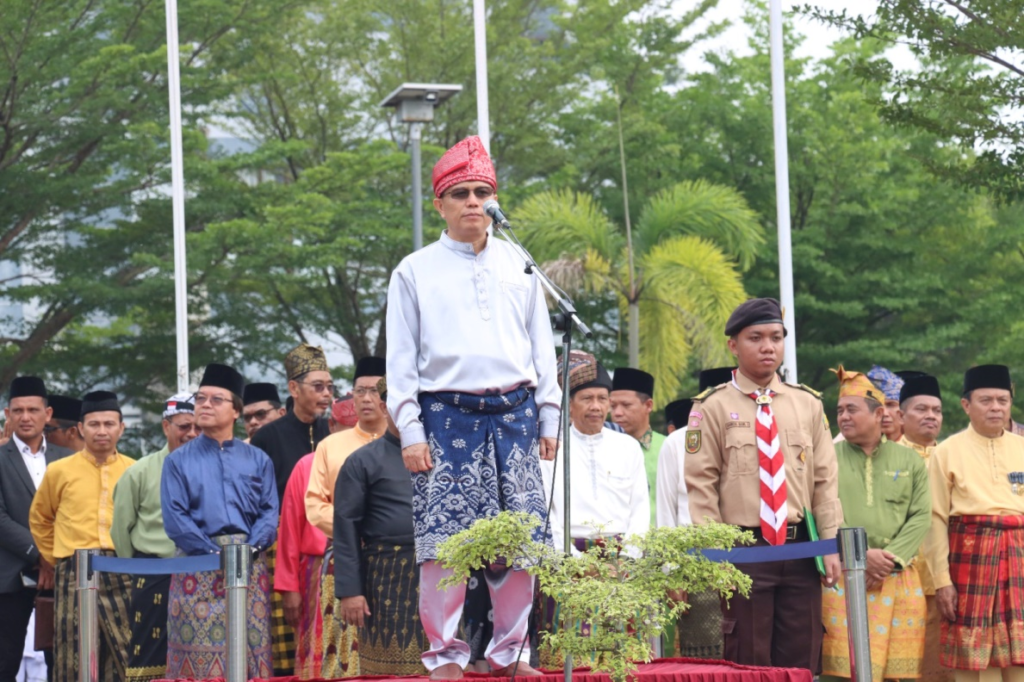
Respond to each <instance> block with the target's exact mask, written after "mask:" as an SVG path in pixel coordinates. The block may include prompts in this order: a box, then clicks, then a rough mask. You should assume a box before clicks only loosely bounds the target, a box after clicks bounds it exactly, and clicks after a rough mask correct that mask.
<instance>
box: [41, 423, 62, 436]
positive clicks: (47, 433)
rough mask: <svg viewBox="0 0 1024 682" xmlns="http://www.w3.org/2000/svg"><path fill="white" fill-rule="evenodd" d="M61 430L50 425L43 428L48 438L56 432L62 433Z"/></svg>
mask: <svg viewBox="0 0 1024 682" xmlns="http://www.w3.org/2000/svg"><path fill="white" fill-rule="evenodd" d="M60 430H61V429H60V427H59V426H50V425H49V424H47V425H46V426H44V427H43V433H44V434H46V435H47V436H49V435H50V434H51V433H53V432H54V431H60Z"/></svg>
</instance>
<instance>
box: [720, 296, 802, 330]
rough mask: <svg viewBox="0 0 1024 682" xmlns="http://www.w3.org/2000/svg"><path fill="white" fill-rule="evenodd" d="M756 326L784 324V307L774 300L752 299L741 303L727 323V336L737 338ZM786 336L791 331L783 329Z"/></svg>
mask: <svg viewBox="0 0 1024 682" xmlns="http://www.w3.org/2000/svg"><path fill="white" fill-rule="evenodd" d="M755 324H782V307H781V306H780V305H779V302H778V301H776V300H775V299H774V298H752V299H750V300H749V301H746V302H744V303H740V304H739V306H737V307H736V310H734V311H732V315H730V316H729V321H728V322H726V323H725V335H726V336H735V335H736V334H739V333H740V332H741V331H743V330H744V329H746V328H747V327H753V326H754V325H755ZM782 333H783V334H784V335H788V334H789V330H787V329H786V328H785V327H783V328H782Z"/></svg>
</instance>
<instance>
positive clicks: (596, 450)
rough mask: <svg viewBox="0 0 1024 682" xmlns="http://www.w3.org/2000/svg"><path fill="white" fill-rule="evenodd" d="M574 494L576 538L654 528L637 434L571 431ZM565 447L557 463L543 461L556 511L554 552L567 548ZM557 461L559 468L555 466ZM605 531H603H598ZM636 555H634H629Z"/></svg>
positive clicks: (547, 492)
mask: <svg viewBox="0 0 1024 682" xmlns="http://www.w3.org/2000/svg"><path fill="white" fill-rule="evenodd" d="M571 432H572V435H571V438H572V441H571V445H570V448H571V450H570V456H569V480H570V484H571V486H572V488H571V489H570V491H569V496H570V503H571V505H572V513H571V514H570V515H569V518H570V520H571V524H572V525H571V526H570V528H571V531H572V536H573V537H574V538H587V539H595V538H597V537H612V536H615V535H621V536H628V535H634V534H641V533H646V532H647V530H648V529H649V528H650V525H651V502H650V499H649V497H648V494H647V473H646V471H645V470H644V453H643V450H641V449H640V443H639V442H637V440H636V439H635V438H633V437H632V436H628V435H626V434H624V433H616V432H615V431H612V430H611V429H607V428H604V429H601V431H600V433H597V434H595V435H592V436H589V435H585V434H582V433H580V432H579V431H577V430H576V427H575V426H573V427H572V428H571ZM561 454H562V453H561V449H560V450H559V457H558V459H557V460H556V461H555V462H549V461H542V462H541V472H542V473H543V474H544V494H545V496H546V498H547V500H548V502H549V503H550V502H551V493H552V491H551V479H552V477H554V482H555V486H554V503H553V504H552V508H551V536H552V540H554V544H555V549H561V548H562V547H563V542H564V541H563V537H564V533H563V528H564V521H563V519H564V518H565V517H564V509H565V494H564V484H563V481H564V479H563V477H562V476H563V474H562V471H563V469H562V458H561ZM556 463H557V469H556V467H555V464H556ZM599 529H600V532H599ZM629 553H630V554H631V555H632V554H633V552H629Z"/></svg>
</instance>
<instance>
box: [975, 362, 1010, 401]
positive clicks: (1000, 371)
mask: <svg viewBox="0 0 1024 682" xmlns="http://www.w3.org/2000/svg"><path fill="white" fill-rule="evenodd" d="M979 388H1004V389H1006V390H1007V391H1010V392H1011V393H1012V392H1013V382H1012V381H1010V368H1009V367H1007V366H1006V365H978V366H977V367H971V368H970V369H969V370H967V371H966V372H965V373H964V395H966V394H967V393H969V392H970V391H973V390H975V389H979Z"/></svg>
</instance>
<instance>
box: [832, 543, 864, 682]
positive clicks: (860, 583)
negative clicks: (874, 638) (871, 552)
mask: <svg viewBox="0 0 1024 682" xmlns="http://www.w3.org/2000/svg"><path fill="white" fill-rule="evenodd" d="M839 558H840V559H841V560H842V562H843V582H844V583H845V586H846V622H847V633H848V637H849V641H850V679H851V680H852V681H853V682H871V648H870V642H869V640H868V600H867V597H868V595H867V588H866V587H865V584H864V569H866V568H867V564H868V534H867V533H866V532H865V531H864V529H863V528H840V529H839Z"/></svg>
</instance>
